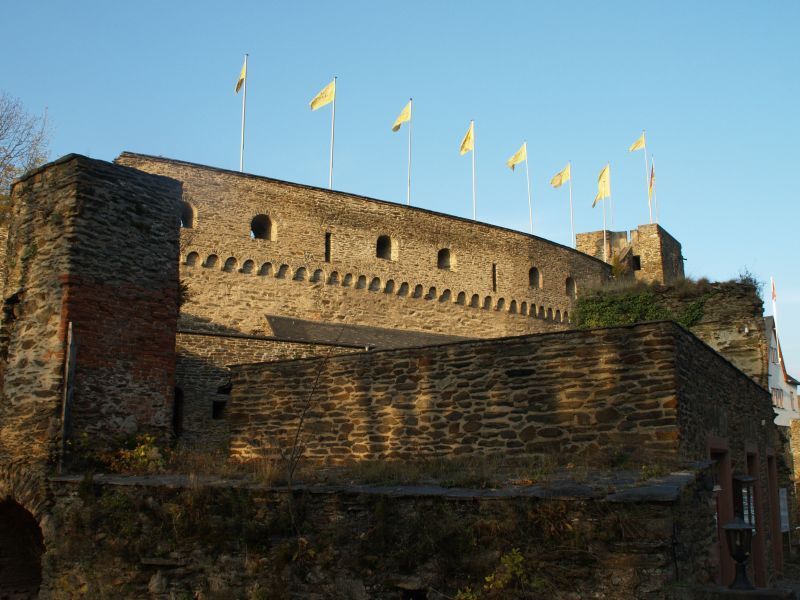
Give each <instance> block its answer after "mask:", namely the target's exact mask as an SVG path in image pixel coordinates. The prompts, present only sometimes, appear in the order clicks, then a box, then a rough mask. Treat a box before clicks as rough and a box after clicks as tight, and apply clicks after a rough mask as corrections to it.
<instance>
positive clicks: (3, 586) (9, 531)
mask: <svg viewBox="0 0 800 600" xmlns="http://www.w3.org/2000/svg"><path fill="white" fill-rule="evenodd" d="M43 552H44V539H43V538H42V530H41V529H39V524H38V523H37V522H36V519H34V518H33V515H32V514H31V513H29V512H28V511H27V510H25V509H24V508H23V507H22V506H20V505H19V504H17V503H16V502H14V501H13V500H3V501H0V598H14V599H22V598H36V597H37V596H38V594H39V586H40V585H41V583H42V553H43Z"/></svg>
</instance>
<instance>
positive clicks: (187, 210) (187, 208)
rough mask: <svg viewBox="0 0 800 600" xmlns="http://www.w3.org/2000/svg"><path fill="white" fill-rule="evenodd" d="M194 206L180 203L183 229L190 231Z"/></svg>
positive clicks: (193, 217)
mask: <svg viewBox="0 0 800 600" xmlns="http://www.w3.org/2000/svg"><path fill="white" fill-rule="evenodd" d="M195 214H196V213H195V210H194V206H192V205H191V204H189V203H188V202H186V201H184V202H181V227H183V228H184V229H192V228H193V227H194V221H195Z"/></svg>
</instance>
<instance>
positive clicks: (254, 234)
mask: <svg viewBox="0 0 800 600" xmlns="http://www.w3.org/2000/svg"><path fill="white" fill-rule="evenodd" d="M250 237H251V238H252V239H254V240H272V239H275V237H274V232H273V227H272V221H271V220H270V218H269V217H268V216H267V215H256V216H255V217H253V220H252V221H250Z"/></svg>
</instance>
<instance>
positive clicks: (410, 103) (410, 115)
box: [406, 98, 414, 206]
mask: <svg viewBox="0 0 800 600" xmlns="http://www.w3.org/2000/svg"><path fill="white" fill-rule="evenodd" d="M413 117H414V99H413V98H409V99H408V190H406V204H407V205H408V206H411V123H413Z"/></svg>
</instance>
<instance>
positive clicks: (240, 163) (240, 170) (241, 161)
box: [239, 54, 247, 173]
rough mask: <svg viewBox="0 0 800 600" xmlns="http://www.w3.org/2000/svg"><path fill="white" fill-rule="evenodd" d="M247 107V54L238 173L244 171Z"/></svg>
mask: <svg viewBox="0 0 800 600" xmlns="http://www.w3.org/2000/svg"><path fill="white" fill-rule="evenodd" d="M246 106H247V54H245V55H244V93H243V94H242V142H241V144H240V145H239V172H240V173H241V172H242V171H243V170H244V117H245V109H246Z"/></svg>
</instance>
